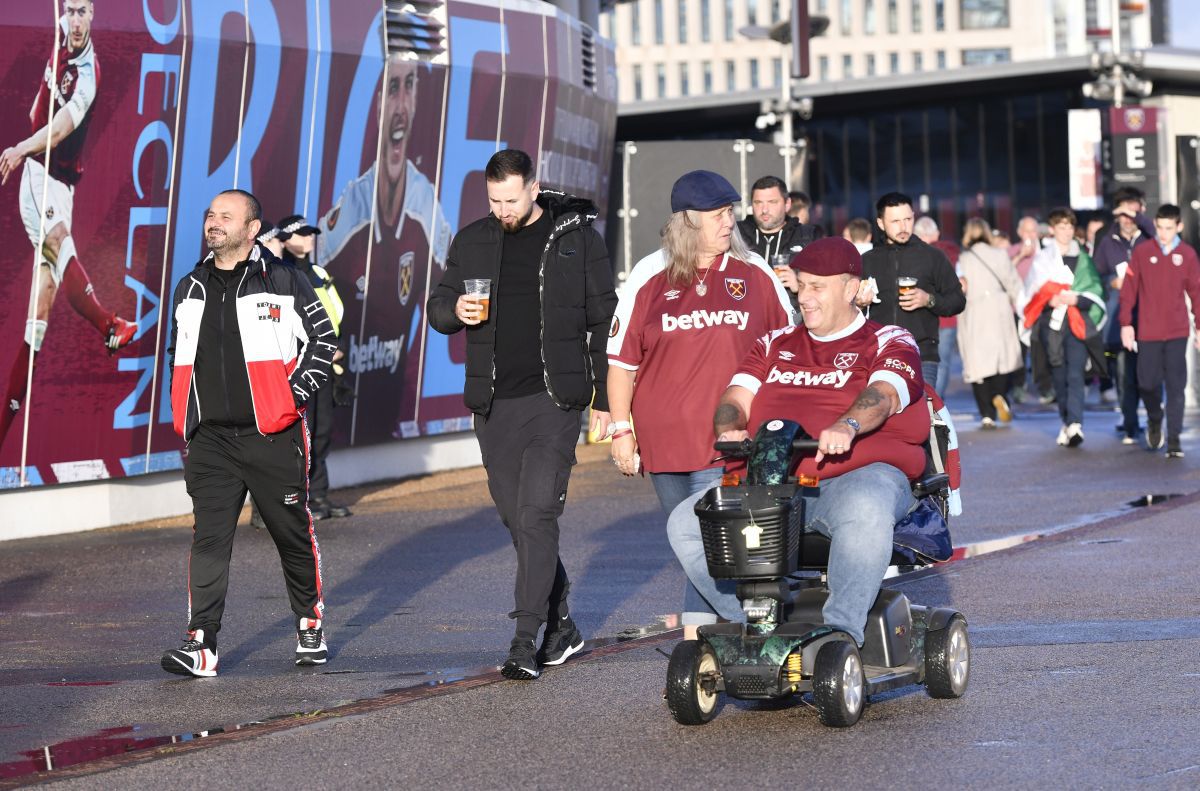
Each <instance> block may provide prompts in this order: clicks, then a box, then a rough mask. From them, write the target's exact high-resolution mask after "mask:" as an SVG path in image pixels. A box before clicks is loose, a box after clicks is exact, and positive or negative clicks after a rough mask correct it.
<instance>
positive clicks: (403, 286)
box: [396, 252, 414, 305]
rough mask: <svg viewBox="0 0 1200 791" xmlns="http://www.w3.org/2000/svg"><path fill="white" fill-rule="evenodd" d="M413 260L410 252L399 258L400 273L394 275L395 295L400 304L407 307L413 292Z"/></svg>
mask: <svg viewBox="0 0 1200 791" xmlns="http://www.w3.org/2000/svg"><path fill="white" fill-rule="evenodd" d="M413 258H414V255H413V254H412V253H411V252H408V253H405V254H404V255H402V256H400V271H399V272H397V274H396V294H397V296H399V297H400V304H401V305H407V304H408V300H409V299H410V298H411V297H412V290H413Z"/></svg>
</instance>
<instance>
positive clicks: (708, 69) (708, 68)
mask: <svg viewBox="0 0 1200 791" xmlns="http://www.w3.org/2000/svg"><path fill="white" fill-rule="evenodd" d="M700 73H701V74H702V75H703V77H704V95H705V96H708V95H709V94H711V93H712V92H713V79H712V63H710V62H709V61H707V60H706V61H704V63H703V64H701V66H700Z"/></svg>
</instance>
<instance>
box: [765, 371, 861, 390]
mask: <svg viewBox="0 0 1200 791" xmlns="http://www.w3.org/2000/svg"><path fill="white" fill-rule="evenodd" d="M851 376H853V374H852V373H851V372H850V371H842V370H838V371H828V372H822V371H803V370H802V371H781V370H779V368H778V367H777V366H771V372H770V373H769V374H767V384H771V383H772V382H779V384H781V385H792V386H793V387H817V386H820V385H832V386H833V387H834V389H836V390H841V389H842V388H843V387H845V386H846V382H849V381H850V377H851Z"/></svg>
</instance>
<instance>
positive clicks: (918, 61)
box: [913, 52, 925, 71]
mask: <svg viewBox="0 0 1200 791" xmlns="http://www.w3.org/2000/svg"><path fill="white" fill-rule="evenodd" d="M924 69H925V56H924V55H922V54H921V53H920V52H914V53H913V71H924Z"/></svg>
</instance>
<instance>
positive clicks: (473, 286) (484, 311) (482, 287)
mask: <svg viewBox="0 0 1200 791" xmlns="http://www.w3.org/2000/svg"><path fill="white" fill-rule="evenodd" d="M463 290H464V291H465V292H466V295H467V296H468V297H470V298H471V299H473V300H475V301H476V302H478V303H479V316H478V317H477V318H478V319H479V320H480V321H487V318H488V303H489V302H491V301H492V281H491V280H489V279H488V278H486V277H484V278H478V279H475V280H464V281H463Z"/></svg>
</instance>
